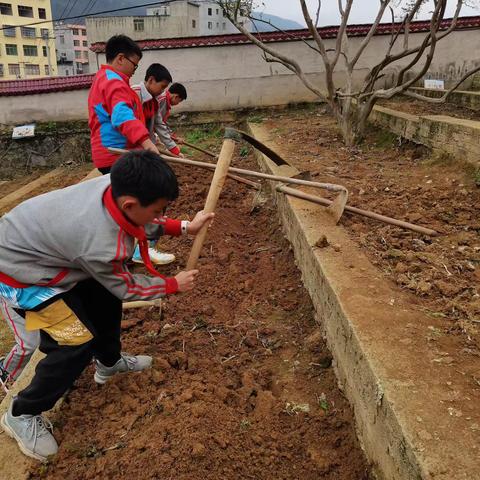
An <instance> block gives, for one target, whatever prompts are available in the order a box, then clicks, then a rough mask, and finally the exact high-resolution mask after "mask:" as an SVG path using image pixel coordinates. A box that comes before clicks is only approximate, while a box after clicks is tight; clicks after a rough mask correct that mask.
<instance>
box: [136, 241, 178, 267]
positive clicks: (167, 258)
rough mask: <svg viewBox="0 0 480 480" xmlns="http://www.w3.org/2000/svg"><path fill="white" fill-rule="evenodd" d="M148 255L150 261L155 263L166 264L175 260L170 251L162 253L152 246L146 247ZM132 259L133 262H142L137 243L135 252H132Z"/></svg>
mask: <svg viewBox="0 0 480 480" xmlns="http://www.w3.org/2000/svg"><path fill="white" fill-rule="evenodd" d="M148 255H149V256H150V260H152V263H154V264H156V265H168V264H169V263H172V262H174V261H175V255H172V254H171V253H163V252H159V251H158V250H155V249H154V248H153V247H150V248H149V249H148ZM132 261H133V262H135V263H143V259H142V256H141V255H140V247H139V246H138V245H137V246H136V248H135V252H133V257H132Z"/></svg>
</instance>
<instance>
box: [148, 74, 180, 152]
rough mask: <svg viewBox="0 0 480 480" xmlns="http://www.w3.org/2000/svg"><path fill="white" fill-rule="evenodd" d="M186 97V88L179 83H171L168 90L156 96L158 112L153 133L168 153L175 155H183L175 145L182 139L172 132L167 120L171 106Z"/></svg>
mask: <svg viewBox="0 0 480 480" xmlns="http://www.w3.org/2000/svg"><path fill="white" fill-rule="evenodd" d="M186 99H187V89H186V88H185V87H184V86H183V85H182V84H181V83H172V85H170V88H169V89H168V90H165V91H164V92H163V93H162V94H161V95H159V96H158V97H157V100H158V112H157V115H156V117H155V126H154V128H155V133H156V134H157V136H158V138H159V140H160V142H162V143H163V144H164V145H165V147H166V148H167V149H168V150H169V151H170V153H172V154H173V155H175V156H177V157H183V155H182V153H181V152H180V147H179V146H178V145H177V143H182V139H181V138H179V137H177V136H176V135H175V133H173V131H172V129H171V128H170V127H169V126H168V123H167V120H168V118H169V117H170V113H171V110H172V107H174V106H176V105H179V104H180V103H181V102H183V101H184V100H186Z"/></svg>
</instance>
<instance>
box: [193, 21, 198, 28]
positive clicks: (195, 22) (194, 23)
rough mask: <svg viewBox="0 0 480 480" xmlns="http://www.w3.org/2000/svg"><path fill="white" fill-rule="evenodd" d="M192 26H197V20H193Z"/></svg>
mask: <svg viewBox="0 0 480 480" xmlns="http://www.w3.org/2000/svg"><path fill="white" fill-rule="evenodd" d="M192 28H197V21H196V20H192Z"/></svg>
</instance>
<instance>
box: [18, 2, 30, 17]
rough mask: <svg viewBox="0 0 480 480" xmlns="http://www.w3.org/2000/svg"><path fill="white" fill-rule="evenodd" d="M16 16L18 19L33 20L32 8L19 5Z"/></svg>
mask: <svg viewBox="0 0 480 480" xmlns="http://www.w3.org/2000/svg"><path fill="white" fill-rule="evenodd" d="M18 15H19V16H20V17H28V18H33V7H26V6H25V5H19V6H18Z"/></svg>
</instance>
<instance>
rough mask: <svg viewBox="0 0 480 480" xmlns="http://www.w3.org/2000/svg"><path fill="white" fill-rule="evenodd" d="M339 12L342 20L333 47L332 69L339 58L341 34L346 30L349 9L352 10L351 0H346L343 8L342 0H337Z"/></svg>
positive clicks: (341, 42) (341, 41)
mask: <svg viewBox="0 0 480 480" xmlns="http://www.w3.org/2000/svg"><path fill="white" fill-rule="evenodd" d="M338 3H339V9H340V13H341V15H342V22H341V24H340V28H339V29H338V34H337V43H336V47H335V56H334V57H333V61H332V70H333V69H334V68H335V66H336V65H337V63H338V59H339V58H340V52H341V51H342V44H343V36H344V35H345V32H346V30H347V24H348V17H350V11H351V10H352V5H353V0H347V4H346V6H345V10H343V8H342V0H338Z"/></svg>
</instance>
